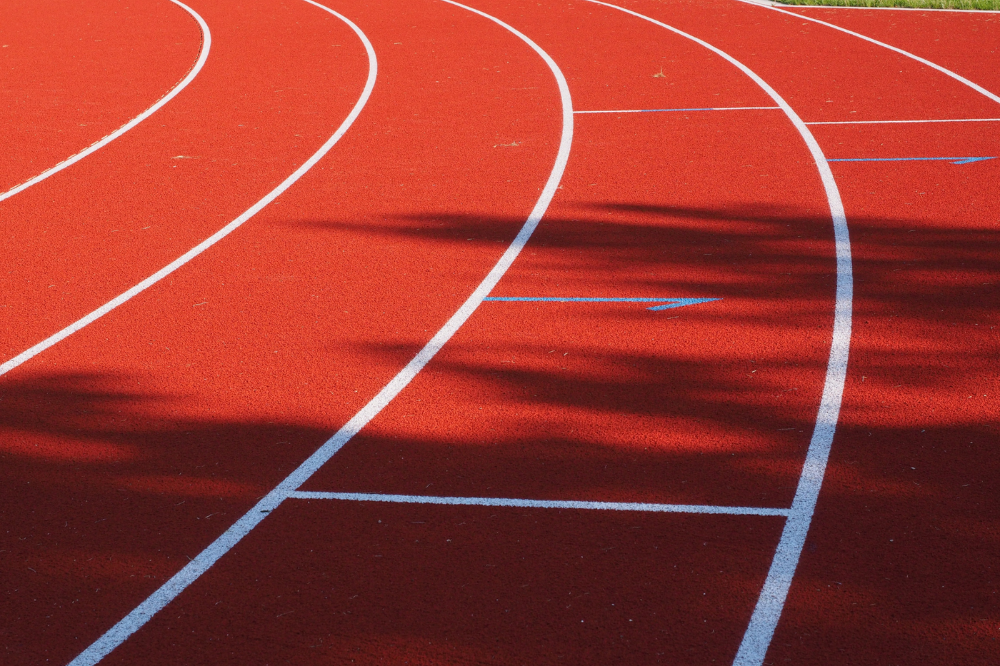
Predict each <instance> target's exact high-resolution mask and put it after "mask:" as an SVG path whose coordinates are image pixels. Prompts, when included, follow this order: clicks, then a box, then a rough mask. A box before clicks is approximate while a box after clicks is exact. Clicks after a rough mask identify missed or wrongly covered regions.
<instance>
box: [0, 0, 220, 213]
mask: <svg viewBox="0 0 1000 666" xmlns="http://www.w3.org/2000/svg"><path fill="white" fill-rule="evenodd" d="M192 19H194V21H192ZM197 21H198V17H196V16H195V15H191V14H190V13H189V12H188V11H187V10H185V9H184V8H183V6H178V4H177V3H171V2H170V1H169V0H140V1H139V2H129V3H124V2H108V3H100V4H98V3H88V2H83V3H68V2H64V1H61V0H42V2H30V3H22V2H10V3H5V5H4V21H3V24H2V25H0V46H2V48H0V68H2V69H3V71H4V86H3V90H0V125H2V126H3V127H4V128H5V132H4V151H5V153H6V154H7V155H8V156H9V158H8V159H5V160H4V161H3V162H2V163H0V201H2V200H3V199H5V198H7V197H9V196H13V195H14V194H16V192H17V191H20V190H21V189H23V188H25V187H28V186H30V185H31V184H33V183H34V182H38V180H39V179H40V178H39V177H40V176H42V177H43V178H44V177H47V176H48V175H51V173H52V171H53V169H54V168H57V167H58V165H59V164H62V163H64V162H66V161H67V160H68V159H70V156H71V155H72V156H74V157H77V158H79V157H80V151H81V149H84V151H83V152H87V150H88V149H87V147H88V146H90V149H89V150H90V151H92V150H93V149H95V148H96V146H94V144H97V143H98V142H100V141H101V140H102V139H105V138H107V137H108V135H111V134H113V133H115V132H116V130H120V129H122V128H123V127H126V126H128V125H130V124H131V123H133V122H135V120H136V119H137V118H140V117H141V116H144V115H145V114H147V113H148V112H149V111H150V109H149V108H147V107H149V106H150V105H151V104H153V107H154V108H155V107H156V106H157V105H158V104H161V103H164V102H166V101H168V100H167V99H166V98H167V97H169V96H172V95H174V94H176V93H177V92H179V91H180V90H181V89H183V87H184V86H185V85H186V82H187V81H189V80H190V78H192V75H193V74H196V72H195V70H196V69H198V68H199V66H200V65H199V63H201V62H203V60H204V56H206V55H207V43H206V40H205V37H206V36H207V35H206V34H205V31H204V30H203V29H202V28H201V27H200V26H199V25H198V24H197Z"/></svg>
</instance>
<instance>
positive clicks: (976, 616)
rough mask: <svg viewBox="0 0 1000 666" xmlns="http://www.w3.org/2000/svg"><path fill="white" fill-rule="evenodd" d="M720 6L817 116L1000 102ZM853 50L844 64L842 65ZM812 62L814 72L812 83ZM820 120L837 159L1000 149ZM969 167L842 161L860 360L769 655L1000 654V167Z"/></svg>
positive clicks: (960, 134)
mask: <svg viewBox="0 0 1000 666" xmlns="http://www.w3.org/2000/svg"><path fill="white" fill-rule="evenodd" d="M639 4H644V6H645V9H644V10H643V11H648V12H650V13H654V12H661V13H662V15H664V16H669V18H670V20H672V21H676V22H687V25H688V26H690V29H691V30H692V31H698V30H700V31H701V32H699V34H712V35H713V39H714V38H715V37H716V36H722V35H721V33H722V31H721V30H720V29H719V26H718V25H717V24H718V23H720V21H716V22H715V23H708V22H705V21H704V19H703V17H699V16H695V15H693V14H692V13H689V12H687V11H685V10H684V8H683V5H680V4H676V5H671V8H670V10H669V11H667V10H665V9H664V6H663V4H662V3H653V2H649V3H636V4H634V5H631V6H639ZM750 9H754V11H757V12H758V15H759V16H763V15H766V14H767V12H766V11H764V10H760V9H758V8H750ZM719 11H720V15H721V14H723V13H725V14H726V16H727V18H728V19H731V21H732V22H731V23H730V24H729V26H728V27H729V29H730V30H731V32H732V36H731V38H730V39H731V40H732V42H733V45H732V48H733V49H734V52H741V51H742V52H743V54H744V56H745V57H747V58H748V59H749V60H751V61H753V62H755V65H754V66H755V67H758V66H759V67H760V69H761V71H762V72H763V73H765V74H764V75H765V76H766V77H767V78H768V79H769V80H771V81H773V82H774V84H775V86H776V87H777V88H778V89H779V90H781V91H783V93H787V94H788V95H789V96H790V97H796V98H797V99H799V100H800V101H801V102H803V108H804V109H810V108H812V109H817V110H818V109H820V108H821V107H820V105H821V104H823V103H824V101H823V95H822V91H823V90H824V89H825V90H827V91H829V95H828V96H827V97H826V99H829V100H832V101H831V102H830V104H829V106H830V107H831V108H832V109H840V111H841V112H843V114H844V115H843V116H841V117H840V118H836V117H835V114H832V113H829V112H824V113H823V114H822V115H820V114H819V113H817V114H816V115H817V116H819V117H826V116H829V118H830V119H831V120H847V119H851V118H852V117H856V116H859V115H861V111H862V110H865V111H866V112H870V113H869V114H868V117H871V118H900V117H905V116H907V115H909V113H910V111H911V110H912V109H914V108H919V109H920V110H921V112H922V113H924V114H926V115H924V116H923V117H925V118H926V117H930V118H934V117H938V118H960V117H974V116H975V115H977V114H979V113H980V112H981V111H982V110H983V107H982V104H983V103H987V104H989V101H988V100H986V99H985V98H984V97H983V96H982V95H980V94H978V93H976V92H975V91H972V90H970V89H968V88H967V87H964V86H962V87H958V88H956V87H953V86H951V85H950V84H949V83H948V82H947V80H944V79H943V77H942V75H941V74H940V73H939V72H936V71H934V70H932V69H930V68H924V69H923V71H922V72H921V71H920V70H918V69H912V68H907V67H897V68H896V69H897V75H898V76H896V77H895V78H892V77H886V78H885V79H883V80H882V82H881V83H880V84H878V85H873V83H872V81H873V80H878V79H879V78H881V76H882V74H881V73H882V72H891V69H892V67H895V65H891V66H890V65H887V64H885V63H886V61H888V62H896V61H895V60H894V59H895V58H896V54H893V53H891V52H886V51H885V50H884V49H883V53H882V55H881V56H880V55H879V54H878V53H877V52H874V51H870V50H869V48H868V45H866V43H864V42H862V41H860V40H857V39H856V38H851V37H850V36H849V35H843V38H844V39H845V40H847V39H855V45H854V46H853V47H852V46H851V45H850V43H849V42H846V41H837V40H834V39H830V38H825V37H824V38H823V39H822V41H821V42H819V45H818V46H816V47H814V48H812V49H810V48H808V46H807V44H806V43H805V42H804V41H801V42H800V41H799V39H800V38H799V37H798V36H797V35H796V34H795V33H796V32H799V28H800V29H801V31H805V32H806V33H807V34H814V33H812V32H811V31H812V28H809V27H808V26H796V25H795V24H794V22H793V23H791V24H782V23H781V22H780V21H773V22H772V21H767V22H763V21H762V19H759V18H758V16H754V17H748V16H747V15H746V14H744V13H743V12H742V11H733V10H731V9H730V8H729V7H728V6H726V7H723V6H721V5H720V6H719ZM771 13H775V12H771ZM886 14H891V15H892V16H895V15H896V13H888V12H886ZM906 14H907V15H908V13H906ZM700 23H704V25H703V26H702V27H700V28H699V27H698V26H699V24H700ZM782 25H784V26H785V27H781V26H782ZM750 26H753V29H754V30H755V31H756V33H755V34H756V35H758V39H757V40H756V42H755V43H752V44H751V43H746V42H745V41H744V40H743V39H742V37H741V34H742V33H743V32H744V31H746V30H749V29H750ZM816 27H817V28H821V27H822V26H816ZM831 32H834V31H831ZM835 34H841V33H835ZM760 36H764V37H765V38H761V37H760ZM817 37H818V35H817ZM741 42H743V43H741ZM837 44H842V46H837V48H838V51H839V53H840V54H841V56H840V57H838V58H830V57H829V56H828V53H829V50H830V49H832V48H834V46H836V45H837ZM849 54H850V55H849ZM790 62H795V63H796V64H797V65H798V66H797V67H795V68H791V67H789V63H790ZM911 62H912V61H911ZM899 69H903V70H904V71H903V72H899V71H898V70H899ZM783 70H784V71H783ZM858 70H864V71H865V72H866V74H867V75H866V76H865V77H858V76H857V75H856V72H857V71H858ZM804 71H808V72H809V74H810V77H811V80H809V81H802V80H801V79H802V77H803V72H804ZM921 77H922V78H921ZM963 88H964V90H963ZM879 101H881V103H882V104H883V105H884V106H883V108H881V109H879V108H877V106H876V103H877V102H879ZM986 108H987V109H989V108H990V107H986ZM852 110H854V111H858V113H856V114H851V113H850V112H851V111H852ZM803 115H806V112H803ZM807 118H808V119H818V118H816V116H813V117H812V118H810V117H808V116H807ZM812 129H813V130H814V132H815V133H816V136H817V138H818V139H819V141H820V143H821V144H822V145H823V146H824V148H825V149H826V150H827V152H828V154H829V155H830V157H852V156H871V157H876V156H877V157H896V156H900V155H901V154H902V155H904V156H907V155H908V156H932V155H935V154H939V153H938V151H939V150H942V149H944V148H960V149H962V150H967V151H971V152H970V154H971V155H979V154H984V155H990V154H993V152H995V150H996V135H995V132H991V131H990V130H989V125H988V124H986V123H953V124H947V125H945V124H940V125H935V124H912V125H905V126H899V125H840V126H813V128H812ZM903 151H905V152H903ZM930 164H935V165H939V168H934V169H931V168H928V165H930ZM945 166H946V167H948V168H947V169H943V168H940V167H945ZM969 166H976V167H979V170H977V171H970V170H964V171H963V170H961V169H962V168H963V165H952V164H949V163H948V162H891V163H839V164H835V165H834V171H835V173H836V174H837V178H838V182H839V183H840V184H841V189H842V192H843V196H844V202H845V207H846V210H847V213H848V216H849V219H850V220H851V225H852V237H853V240H854V243H853V245H854V259H855V266H856V268H855V273H856V277H857V289H856V297H855V307H856V311H857V315H856V321H857V326H856V328H855V332H854V341H853V344H852V367H851V372H850V373H849V376H848V381H847V389H846V391H845V397H844V409H843V415H842V419H841V427H840V429H839V431H838V437H837V441H836V442H835V444H834V447H833V450H832V457H831V465H830V468H829V471H828V473H827V479H826V482H825V485H824V493H823V496H822V497H821V498H820V501H819V504H818V507H817V512H816V517H815V522H814V525H813V530H812V532H811V533H810V538H809V540H808V541H807V547H806V550H805V552H804V553H803V556H802V561H801V563H800V566H799V573H798V574H797V576H798V577H797V579H796V583H795V584H794V585H793V587H792V590H791V592H790V595H789V599H788V606H787V608H786V611H785V614H784V615H783V619H782V622H781V624H780V625H779V627H778V630H777V633H776V635H775V639H774V642H773V644H772V646H771V650H770V652H769V653H768V659H769V660H770V659H773V660H775V661H783V660H791V661H803V662H808V663H817V664H823V663H842V662H843V661H844V660H848V661H872V660H877V659H881V660H884V661H887V662H888V661H892V662H893V663H903V664H910V663H913V664H918V663H927V662H928V661H932V662H934V661H939V662H952V661H962V662H964V663H984V664H985V663H989V662H990V661H991V659H992V653H993V652H994V651H995V649H994V648H995V645H994V642H993V638H992V636H991V634H990V632H989V631H988V630H987V629H986V628H987V627H988V626H990V625H989V623H990V622H991V621H992V618H993V616H994V615H995V614H994V613H992V612H991V609H992V608H993V607H994V606H995V604H994V603H993V596H995V594H994V589H993V586H992V582H991V581H992V578H991V573H990V568H989V566H988V565H987V564H986V563H987V562H988V561H989V560H990V557H991V556H990V555H988V553H989V552H991V550H990V549H991V548H992V547H993V539H992V536H991V535H992V534H993V533H994V532H995V531H996V525H995V521H993V520H991V519H990V518H986V516H992V515H994V514H995V513H996V512H995V509H994V508H993V507H994V505H995V503H994V502H993V498H992V497H991V496H988V493H987V491H986V490H985V489H986V488H988V487H992V486H993V485H994V484H995V482H996V479H997V476H998V473H1000V472H998V470H997V467H996V462H995V460H993V458H992V457H991V456H990V455H989V454H988V453H987V452H986V448H988V445H984V443H985V442H987V441H991V440H992V439H995V427H994V425H993V424H995V422H996V418H995V409H994V408H993V406H992V404H991V402H990V396H993V394H994V393H995V390H996V386H997V376H1000V372H998V368H997V365H996V360H995V355H994V354H992V353H991V352H990V351H989V350H991V349H994V348H995V346H996V337H995V330H992V329H990V326H991V325H993V324H994V323H995V322H994V319H995V316H994V314H995V313H993V312H992V311H991V309H990V306H989V305H987V303H992V302H993V301H994V300H995V298H994V295H995V294H994V292H995V285H996V277H995V275H996V272H995V267H994V266H993V265H992V264H991V263H990V260H989V257H990V256H993V254H995V252H996V237H995V233H993V231H992V229H993V227H994V226H995V220H996V217H997V215H998V214H1000V213H998V211H997V203H998V202H997V198H996V196H995V192H994V191H993V189H994V188H992V186H991V182H992V181H993V179H994V178H995V175H994V174H995V167H994V166H992V165H991V163H990V162H977V163H973V164H969V165H964V168H966V169H967V167H969ZM957 193H961V195H960V196H956V194H957ZM984 446H986V448H984ZM848 525H849V526H850V528H849V529H848V528H847V527H846V526H848Z"/></svg>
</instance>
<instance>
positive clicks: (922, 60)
mask: <svg viewBox="0 0 1000 666" xmlns="http://www.w3.org/2000/svg"><path fill="white" fill-rule="evenodd" d="M738 2H743V3H746V4H748V5H756V6H757V7H763V8H764V9H771V10H774V11H776V12H780V13H782V14H788V15H789V16H794V17H795V18H800V19H803V20H806V21H812V22H813V23H819V24H820V25H825V26H826V27H828V28H833V29H834V30H839V31H840V32H843V33H847V34H848V35H852V36H854V37H857V38H858V39H863V40H865V41H866V42H871V43H872V44H876V45H878V46H881V47H882V48H886V49H889V50H890V51H895V52H896V53H898V54H900V55H903V56H906V57H907V58H911V59H913V60H916V61H917V62H919V63H921V64H924V65H927V66H928V67H931V68H933V69H936V70H937V71H939V72H941V73H942V74H944V75H945V76H950V77H951V78H953V79H955V80H956V81H958V82H959V83H964V84H965V85H967V86H969V87H970V88H972V89H973V90H975V91H976V92H978V93H980V94H982V95H985V96H986V97H988V98H989V99H991V100H993V101H994V102H996V103H997V104H1000V96H998V95H995V94H993V93H991V92H990V91H989V90H987V89H986V88H983V87H982V86H980V85H977V84H975V83H973V82H972V81H970V80H969V79H967V78H965V77H964V76H961V75H960V74H956V73H955V72H953V71H951V70H950V69H947V68H946V67H942V66H941V65H938V64H936V63H933V62H931V61H930V60H927V59H925V58H921V57H920V56H918V55H914V54H913V53H910V52H909V51H904V50H903V49H900V48H896V47H895V46H892V45H890V44H886V43H885V42H880V41H878V40H877V39H873V38H871V37H868V36H866V35H862V34H861V33H860V32H854V31H853V30H848V29H847V28H841V27H840V26H839V25H835V24H833V23H827V22H826V21H820V20H819V19H817V18H813V17H811V16H807V15H805V14H799V13H798V12H790V11H788V10H787V9H781V8H780V7H775V6H774V5H765V4H761V3H759V2H752V1H751V0H738ZM933 11H939V10H936V9H935V10H933Z"/></svg>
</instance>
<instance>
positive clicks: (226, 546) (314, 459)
mask: <svg viewBox="0 0 1000 666" xmlns="http://www.w3.org/2000/svg"><path fill="white" fill-rule="evenodd" d="M305 1H306V2H308V3H310V4H313V5H316V6H317V7H321V8H323V9H326V11H328V12H330V13H331V14H334V15H335V16H337V17H338V18H340V19H341V20H343V21H345V22H346V23H347V24H348V25H350V26H351V28H352V29H353V30H354V31H355V32H356V33H357V34H358V36H359V37H360V38H361V40H362V41H363V42H364V43H365V49H367V51H368V57H369V58H370V59H371V68H372V69H371V74H370V76H369V83H370V84H374V75H375V52H374V51H373V50H372V47H371V44H370V43H369V42H368V39H367V38H366V37H365V36H364V34H363V33H362V32H361V30H360V29H359V28H358V27H357V26H356V25H354V24H353V23H351V22H350V21H349V20H348V19H347V18H345V17H343V16H341V15H340V14H338V13H336V12H334V11H333V10H331V9H328V8H326V7H323V6H322V5H319V4H317V3H316V2H313V0H305ZM442 2H447V3H448V4H451V5H455V6H456V7H461V8H462V9H466V10H468V11H470V12H472V13H474V14H478V15H479V16H482V17H484V18H486V19H489V20H490V21H492V22H494V23H496V24H498V25H499V26H501V27H502V28H504V29H506V30H508V31H509V32H511V33H513V34H514V35H515V36H517V37H518V38H519V39H521V40H522V41H523V42H524V43H525V44H527V45H528V46H529V47H530V48H531V49H532V50H533V51H535V53H537V54H538V55H539V56H540V57H541V58H542V60H544V61H545V63H546V64H547V65H548V67H549V69H550V70H551V71H552V74H553V76H554V77H555V79H556V83H557V84H558V86H559V96H560V99H561V102H562V121H563V127H562V135H561V137H560V140H559V150H558V152H557V154H556V161H555V165H554V166H553V167H552V172H551V173H550V174H549V178H548V180H547V181H546V183H545V186H544V187H543V189H542V193H541V195H540V196H539V198H538V201H537V203H536V204H535V207H534V208H533V209H532V211H531V213H530V215H529V216H528V219H527V221H526V222H525V223H524V226H522V227H521V230H520V232H519V233H518V234H517V236H516V237H515V238H514V241H513V242H512V243H511V245H510V246H509V247H508V248H507V251H506V252H504V254H503V256H501V257H500V260H499V261H498V262H497V263H496V265H495V266H494V267H493V269H492V270H491V271H490V272H489V274H488V275H487V276H486V278H485V279H483V281H482V282H481V283H480V284H479V286H478V287H476V289H475V291H473V292H472V295H471V296H469V298H468V299H467V300H466V301H465V303H463V304H462V306H461V307H460V308H459V309H458V311H457V312H456V313H455V314H454V315H452V317H451V318H450V319H449V320H448V321H447V323H445V325H444V326H443V327H442V328H441V330H439V331H438V332H437V333H436V334H435V335H434V337H433V338H431V340H430V342H428V343H427V344H426V345H425V346H424V348H423V349H421V350H420V351H419V352H418V353H417V355H416V356H415V357H414V358H413V359H412V360H411V361H410V362H409V363H407V364H406V367H404V368H403V369H402V370H400V371H399V373H398V374H397V375H396V376H395V377H393V378H392V380H391V381H390V382H389V383H388V384H386V385H385V387H383V388H382V390H381V391H379V392H378V394H377V395H376V396H375V397H374V398H372V399H371V401H369V402H368V404H367V405H365V406H364V407H363V408H362V409H361V411H359V412H358V413H357V414H355V415H354V416H353V417H352V418H351V420H350V421H348V422H347V423H346V424H345V425H344V426H343V427H342V428H341V429H340V430H338V431H337V432H336V433H335V434H334V435H333V436H332V437H331V438H330V439H328V440H327V441H326V442H325V443H324V444H323V446H321V447H320V448H319V449H318V450H317V451H316V452H315V453H313V454H312V455H311V456H310V457H309V458H307V459H306V461H305V462H303V463H302V464H301V465H300V466H299V467H298V468H297V469H295V470H294V471H293V472H292V473H291V474H289V475H288V476H287V477H285V479H284V480H283V481H282V482H281V483H280V484H278V486H276V487H275V488H274V489H273V490H272V491H271V492H269V493H268V494H267V495H265V496H264V498H263V499H261V500H260V501H259V502H258V503H257V504H256V505H255V506H254V507H253V508H252V509H250V510H249V511H248V512H247V513H245V514H244V515H243V516H242V517H240V519H239V520H237V521H236V522H235V523H234V524H233V525H232V526H231V527H230V528H229V529H227V530H226V531H225V532H224V533H223V534H222V536H220V537H219V538H218V539H216V540H215V541H214V542H212V543H211V544H210V545H209V546H208V547H207V548H206V549H205V550H203V551H202V552H201V553H199V554H198V555H197V556H196V557H195V558H194V559H193V560H191V562H189V563H188V564H187V565H186V566H185V567H184V568H183V569H181V570H180V571H179V572H177V573H176V574H175V575H174V576H173V578H171V579H170V580H168V581H167V582H166V583H164V585H163V586H162V587H160V589H158V590H157V591H156V592H154V593H153V594H152V595H150V597H149V598H147V599H146V600H145V601H143V602H142V603H141V604H139V606H137V607H136V608H135V609H134V610H133V611H132V612H131V613H129V614H128V615H127V616H126V617H125V618H124V619H122V620H121V621H120V622H119V623H118V624H116V625H115V626H114V627H112V628H111V629H110V630H109V631H108V632H107V633H106V634H105V635H104V636H102V637H101V638H100V639H98V640H97V641H96V642H95V643H94V644H93V645H91V646H90V647H89V648H87V650H85V651H84V652H83V653H81V654H80V655H79V656H78V657H77V658H76V659H74V660H73V661H72V662H71V663H70V666H92V665H93V664H96V663H97V662H99V661H100V660H101V659H103V658H104V657H105V656H106V655H107V654H108V653H110V652H111V651H112V650H113V649H115V648H116V647H117V646H119V645H121V644H122V643H123V642H124V641H125V640H126V639H128V637H129V636H131V635H132V634H133V633H134V632H135V631H137V630H138V629H139V628H140V627H142V626H143V625H144V624H146V622H148V621H149V620H150V619H151V618H152V617H153V615H155V614H156V613H157V612H159V611H160V610H161V609H163V607H165V606H166V605H167V604H168V603H170V602H171V601H173V600H174V599H175V598H176V597H177V596H178V595H179V594H180V593H181V592H183V591H184V589H185V588H187V587H188V586H189V585H190V584H191V583H193V582H194V581H195V580H197V579H198V578H199V577H200V576H201V575H202V574H203V573H205V572H206V571H208V570H209V569H210V568H211V567H212V565H214V564H215V563H216V562H218V561H219V559H220V558H221V557H222V556H223V555H225V554H226V553H227V552H229V550H230V549H232V548H233V546H235V545H236V544H237V543H239V541H240V540H241V539H242V538H243V537H245V536H246V535H247V534H249V533H250V532H251V531H252V530H253V529H254V528H255V527H256V526H257V525H259V524H260V523H261V521H263V520H264V518H266V517H267V515H268V514H270V513H271V512H272V511H273V510H274V509H276V508H277V507H278V506H279V505H280V504H281V503H282V502H283V501H285V500H286V499H287V498H288V497H289V495H290V494H291V493H292V492H294V491H296V490H297V489H298V488H299V487H300V486H301V485H302V484H303V483H305V481H306V480H308V479H309V477H310V476H312V475H313V473H315V472H316V470H318V469H319V468H320V467H321V466H322V465H323V464H325V463H326V462H327V461H328V460H329V459H330V458H331V457H333V455H334V454H335V453H337V451H339V450H340V449H341V448H342V447H343V446H344V444H346V443H347V442H348V441H350V439H351V438H352V437H354V435H356V434H357V433H358V432H359V431H360V430H361V429H362V428H363V427H364V426H365V425H366V424H367V423H368V422H369V421H371V420H372V419H373V418H375V416H376V415H377V414H378V413H379V412H381V411H382V410H383V409H384V408H385V407H386V405H388V404H389V403H390V402H391V401H392V400H393V398H395V397H396V396H397V395H398V394H399V392H400V391H402V390H403V389H404V388H405V387H406V385H407V384H409V383H410V382H411V381H412V380H413V378H414V377H416V376H417V374H418V373H419V372H420V371H421V370H422V369H423V368H424V366H426V365H427V364H428V363H429V362H430V360H431V359H432V358H434V356H435V354H437V352H438V351H439V350H440V349H441V348H442V347H443V346H444V344H445V343H446V342H448V340H450V339H451V337H452V336H453V335H455V333H456V332H457V331H458V329H459V328H460V327H461V326H462V324H464V323H465V321H466V320H467V319H468V318H469V317H470V316H472V313H473V312H475V310H476V308H478V307H479V304H480V303H482V301H483V299H484V298H485V297H486V296H487V295H489V293H490V291H492V290H493V288H494V287H495V286H496V284H497V282H499V281H500V278H501V277H503V275H504V273H506V272H507V269H509V268H510V266H511V264H513V263H514V260H515V259H516V258H517V255H518V254H519V253H520V252H521V250H522V249H523V248H524V246H525V244H526V243H527V242H528V239H529V238H531V235H532V234H533V233H534V231H535V228H536V227H537V226H538V223H539V222H540V221H541V219H542V216H543V215H544V214H545V211H546V210H547V209H548V207H549V204H550V203H551V201H552V197H553V196H555V193H556V190H557V189H558V187H559V181H560V180H562V175H563V172H564V171H565V169H566V163H567V162H568V161H569V151H570V146H571V144H572V142H573V103H572V100H571V98H570V94H569V86H568V85H567V84H566V78H565V77H564V76H563V74H562V72H561V71H560V70H559V67H558V65H556V63H555V61H554V60H552V58H551V57H550V56H549V55H548V54H547V53H546V52H545V51H543V50H542V49H541V47H539V46H538V45H537V44H535V43H534V42H533V41H531V40H530V39H529V38H528V37H527V36H525V35H524V34H522V33H521V32H519V31H517V30H516V29H514V28H513V27H511V26H509V25H507V24H506V23H504V22H503V21H501V20H500V19H498V18H495V17H493V16H490V15H489V14H486V13H484V12H481V11H479V10H478V9H473V8H472V7H467V6H465V5H462V4H459V3H458V2H454V0H442ZM370 90H371V87H370V85H369V87H366V88H365V92H366V95H367V93H368V92H370ZM365 99H367V97H365ZM356 108H357V107H356Z"/></svg>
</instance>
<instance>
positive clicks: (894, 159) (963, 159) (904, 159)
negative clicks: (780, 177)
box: [827, 157, 996, 164]
mask: <svg viewBox="0 0 1000 666" xmlns="http://www.w3.org/2000/svg"><path fill="white" fill-rule="evenodd" d="M995 159H996V157H853V158H843V159H836V160H827V162H926V161H936V160H941V161H944V162H951V163H952V164H971V163H973V162H985V161H986V160H995Z"/></svg>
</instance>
